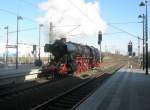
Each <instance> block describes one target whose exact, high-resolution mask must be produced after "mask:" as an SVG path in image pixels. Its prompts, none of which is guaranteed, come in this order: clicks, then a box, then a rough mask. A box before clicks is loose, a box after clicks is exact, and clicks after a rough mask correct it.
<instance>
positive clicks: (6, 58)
mask: <svg viewBox="0 0 150 110" xmlns="http://www.w3.org/2000/svg"><path fill="white" fill-rule="evenodd" d="M4 29H6V30H7V39H6V65H7V66H8V26H6V27H4Z"/></svg>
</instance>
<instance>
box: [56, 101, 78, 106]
mask: <svg viewBox="0 0 150 110" xmlns="http://www.w3.org/2000/svg"><path fill="white" fill-rule="evenodd" d="M59 102H60V103H64V104H72V105H74V104H76V102H72V101H67V100H60V101H59Z"/></svg>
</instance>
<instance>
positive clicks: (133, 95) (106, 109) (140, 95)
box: [76, 69, 150, 110]
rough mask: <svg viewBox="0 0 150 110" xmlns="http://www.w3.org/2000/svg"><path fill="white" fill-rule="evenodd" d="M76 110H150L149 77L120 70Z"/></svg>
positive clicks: (136, 70) (135, 72) (141, 71)
mask: <svg viewBox="0 0 150 110" xmlns="http://www.w3.org/2000/svg"><path fill="white" fill-rule="evenodd" d="M149 74H150V73H149ZM76 110H150V75H145V71H143V70H140V69H121V70H119V71H118V72H117V73H115V74H114V75H112V76H111V77H110V78H109V79H108V80H106V82H104V83H103V85H102V86H101V87H99V88H98V89H97V90H96V92H94V94H92V95H91V96H90V97H89V98H88V99H87V100H85V101H84V102H83V103H82V104H81V105H79V107H78V108H77V109H76Z"/></svg>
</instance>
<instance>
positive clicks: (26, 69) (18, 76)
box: [0, 64, 40, 88]
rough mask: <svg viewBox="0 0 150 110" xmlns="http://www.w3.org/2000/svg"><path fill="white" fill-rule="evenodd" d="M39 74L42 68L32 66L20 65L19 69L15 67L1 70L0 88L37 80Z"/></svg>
mask: <svg viewBox="0 0 150 110" xmlns="http://www.w3.org/2000/svg"><path fill="white" fill-rule="evenodd" d="M39 73H40V68H39V67H35V66H32V65H31V64H23V65H18V69H16V67H15V65H12V66H9V67H4V68H0V88H3V87H5V86H6V87H7V86H9V85H12V84H17V83H24V82H26V81H32V80H35V79H36V78H37V76H38V74H39Z"/></svg>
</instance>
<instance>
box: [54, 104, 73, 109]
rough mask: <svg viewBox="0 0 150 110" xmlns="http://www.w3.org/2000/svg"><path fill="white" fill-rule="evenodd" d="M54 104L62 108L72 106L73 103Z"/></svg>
mask: <svg viewBox="0 0 150 110" xmlns="http://www.w3.org/2000/svg"><path fill="white" fill-rule="evenodd" d="M53 105H54V106H56V107H62V108H71V107H72V106H73V105H72V104H63V103H54V104H53Z"/></svg>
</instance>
